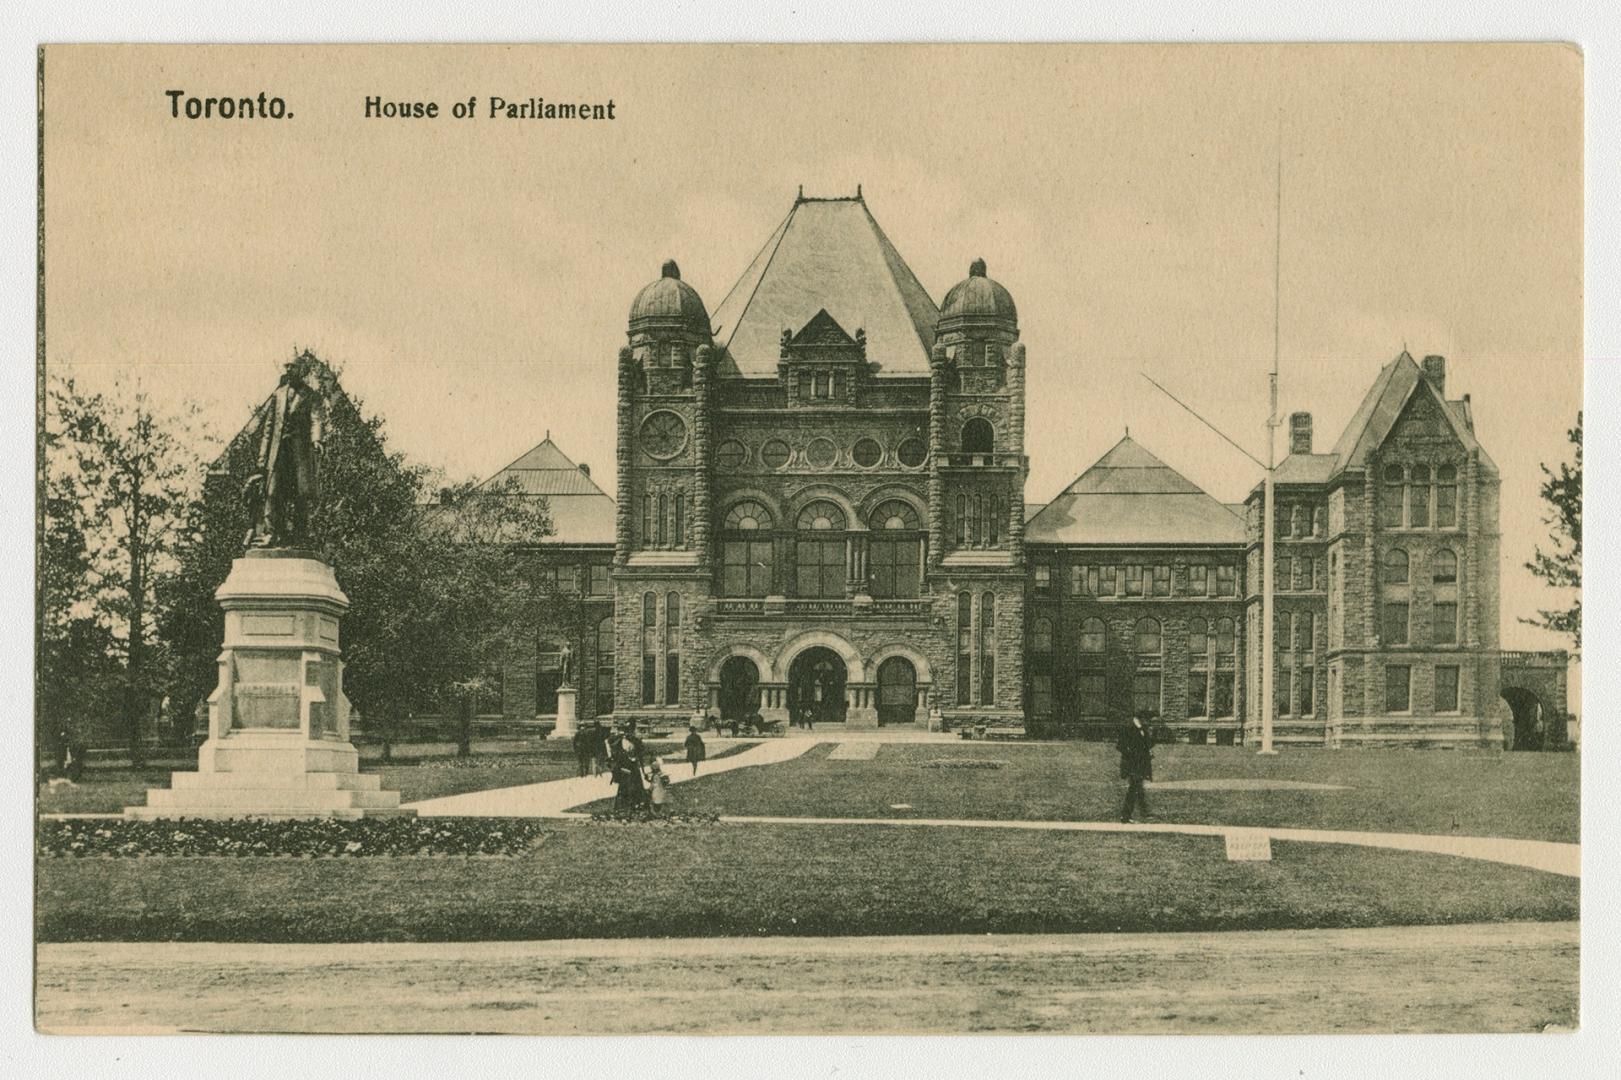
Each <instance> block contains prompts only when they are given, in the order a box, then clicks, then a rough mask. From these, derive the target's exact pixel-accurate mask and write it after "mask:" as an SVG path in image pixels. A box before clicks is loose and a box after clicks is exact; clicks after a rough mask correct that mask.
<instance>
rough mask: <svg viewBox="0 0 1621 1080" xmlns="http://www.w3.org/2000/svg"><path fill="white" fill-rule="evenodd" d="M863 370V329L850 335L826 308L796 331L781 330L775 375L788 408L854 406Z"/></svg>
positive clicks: (865, 363)
mask: <svg viewBox="0 0 1621 1080" xmlns="http://www.w3.org/2000/svg"><path fill="white" fill-rule="evenodd" d="M867 370H868V365H867V335H866V332H865V331H863V330H857V331H856V332H855V336H854V337H851V336H850V334H849V332H848V331H846V330H845V329H844V327H842V326H840V325H839V323H838V320H837V319H835V318H833V316H831V315H829V314H828V313H827V309H826V308H823V309H822V310H820V311H818V312H817V313H816V314H815V315H813V316H811V319H810V321H809V322H807V323H806V324H805V325H804V326H803V327H801V328H800V330H799V332H798V333H797V334H796V333H794V332H792V331H790V330H784V331H783V332H782V352H781V355H780V356H779V357H778V360H777V378H778V380H779V381H780V382H781V384H782V389H783V393H784V395H785V396H786V398H787V401H788V405H789V407H790V408H793V407H800V408H818V407H823V408H825V407H829V406H843V405H854V404H856V403H857V401H858V400H859V397H860V387H861V385H862V382H863V381H864V380H865V378H866V375H867Z"/></svg>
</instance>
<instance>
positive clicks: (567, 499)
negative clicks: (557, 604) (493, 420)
mask: <svg viewBox="0 0 1621 1080" xmlns="http://www.w3.org/2000/svg"><path fill="white" fill-rule="evenodd" d="M509 484H510V485H512V486H513V488H514V490H513V492H512V493H513V494H517V495H527V496H538V495H544V496H545V497H546V506H547V508H548V509H549V510H550V511H551V515H552V529H553V532H552V535H550V536H548V537H546V539H547V541H548V542H551V543H562V544H611V543H613V541H614V501H613V499H612V498H610V497H609V495H608V493H607V492H605V491H603V490H602V489H601V488H600V487H598V486H597V485H596V482H595V481H593V480H592V479H591V477H590V476H589V475H588V474H587V473H586V472H585V471H584V470H582V469H581V468H580V467H579V466H578V465H576V464H575V463H574V462H573V461H571V460H570V459H569V456H568V455H567V454H565V453H563V451H561V450H559V449H558V448H557V444H556V443H554V442H552V438H551V435H549V434H548V435H547V436H546V438H545V439H544V440H543V441H542V442H541V444H540V445H539V446H536V447H535V448H534V449H532V450H530V451H529V452H528V453H526V454H524V455H523V456H522V457H520V458H519V459H518V460H517V461H514V462H513V463H512V464H511V465H508V466H507V467H506V468H504V469H502V470H501V471H499V472H497V473H496V474H495V475H493V476H491V477H490V478H489V479H488V480H485V481H484V482H483V483H481V484H479V485H478V488H477V490H479V491H481V492H485V493H487V494H490V493H497V492H501V491H503V490H505V489H507V486H508V485H509Z"/></svg>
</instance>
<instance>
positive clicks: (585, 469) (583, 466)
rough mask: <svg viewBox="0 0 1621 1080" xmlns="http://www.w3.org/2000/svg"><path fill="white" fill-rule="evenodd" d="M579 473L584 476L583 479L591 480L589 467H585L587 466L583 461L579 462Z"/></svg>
mask: <svg viewBox="0 0 1621 1080" xmlns="http://www.w3.org/2000/svg"><path fill="white" fill-rule="evenodd" d="M580 472H581V473H582V474H584V476H585V478H586V479H587V480H589V479H591V466H589V465H587V464H586V463H585V462H583V461H582V462H580Z"/></svg>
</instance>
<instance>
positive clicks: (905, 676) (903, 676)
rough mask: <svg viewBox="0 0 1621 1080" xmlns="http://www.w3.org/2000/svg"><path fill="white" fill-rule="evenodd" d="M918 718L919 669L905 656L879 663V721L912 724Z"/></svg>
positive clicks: (882, 722)
mask: <svg viewBox="0 0 1621 1080" xmlns="http://www.w3.org/2000/svg"><path fill="white" fill-rule="evenodd" d="M916 719H917V669H916V668H915V667H913V666H912V662H911V661H910V660H908V659H906V657H904V656H891V657H890V658H889V659H888V660H885V661H884V662H883V663H882V664H879V665H878V722H879V723H880V724H910V723H911V722H912V721H914V720H916Z"/></svg>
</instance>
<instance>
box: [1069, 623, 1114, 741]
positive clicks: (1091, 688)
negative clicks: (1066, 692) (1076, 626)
mask: <svg viewBox="0 0 1621 1080" xmlns="http://www.w3.org/2000/svg"><path fill="white" fill-rule="evenodd" d="M1106 637H1107V631H1106V630H1105V628H1104V626H1103V620H1102V619H1096V618H1092V619H1086V620H1084V621H1083V622H1082V623H1081V633H1080V636H1079V638H1077V644H1078V650H1077V651H1078V653H1079V655H1078V656H1077V657H1076V667H1077V671H1076V675H1075V708H1076V712H1077V714H1078V715H1079V716H1081V717H1090V718H1093V719H1096V718H1098V717H1101V716H1104V715H1105V714H1106V713H1107V712H1108V704H1109V703H1108V700H1107V696H1106V693H1105V691H1106V682H1107V680H1106V678H1105V675H1104V665H1105V664H1106V662H1107V658H1106V657H1105V655H1104V647H1105V645H1106V644H1107V642H1106V640H1105V639H1106Z"/></svg>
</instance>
